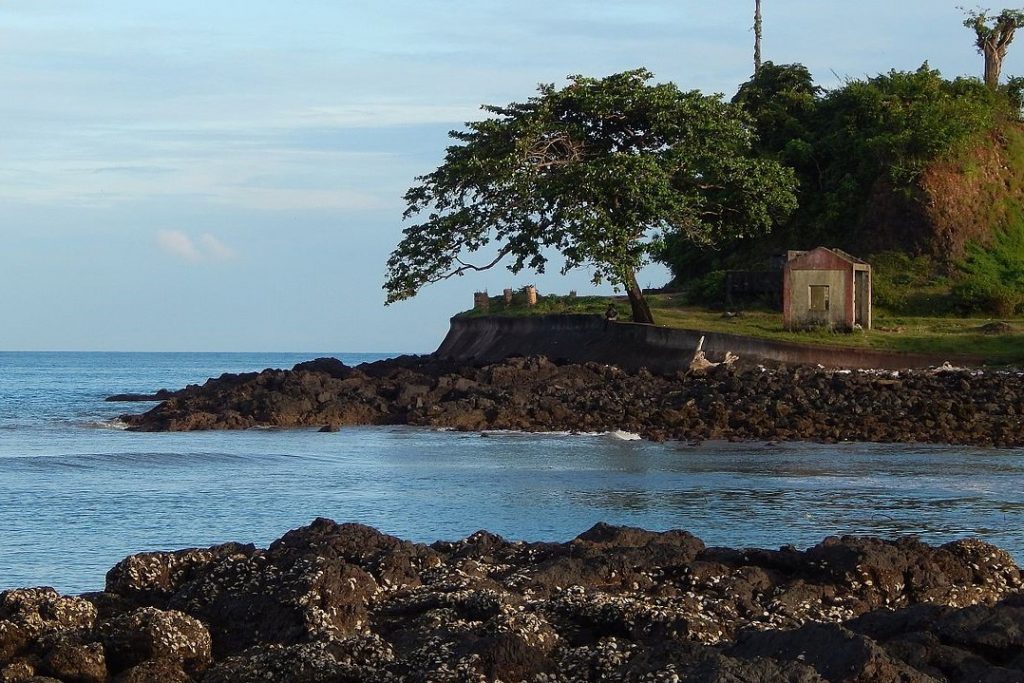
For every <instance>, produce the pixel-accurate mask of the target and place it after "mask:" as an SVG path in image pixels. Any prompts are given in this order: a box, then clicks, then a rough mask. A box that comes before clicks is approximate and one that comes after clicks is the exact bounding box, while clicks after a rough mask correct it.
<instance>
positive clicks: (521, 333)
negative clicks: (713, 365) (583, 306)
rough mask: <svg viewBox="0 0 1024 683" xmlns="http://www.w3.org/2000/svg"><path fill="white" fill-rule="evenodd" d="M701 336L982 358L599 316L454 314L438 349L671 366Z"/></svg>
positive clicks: (907, 360) (883, 355)
mask: <svg viewBox="0 0 1024 683" xmlns="http://www.w3.org/2000/svg"><path fill="white" fill-rule="evenodd" d="M701 336H703V337H705V340H704V350H705V351H706V352H707V354H708V358H709V359H711V360H720V359H721V358H722V357H723V356H724V355H725V352H726V351H732V352H733V353H735V354H737V355H738V356H739V357H740V359H741V361H743V362H746V363H750V362H777V363H786V364H794V365H823V366H825V367H827V368H850V369H857V368H877V369H888V370H900V369H906V368H927V367H932V366H935V365H941V364H942V363H943V362H944V361H947V360H948V361H950V362H952V363H954V364H955V365H980V364H981V359H980V358H971V357H962V356H960V357H952V356H945V357H938V356H932V355H927V354H914V353H896V352H883V351H874V350H869V349H855V348H844V347H836V346H824V345H812V344H796V343H791V342H778V341H769V340H766V339H757V338H753V337H743V336H739V335H734V334H722V333H718V332H701V331H699V330H684V329H675V328H668V327H656V326H652V325H636V324H633V323H608V322H606V321H605V320H604V319H603V318H602V317H601V316H598V315H544V316H531V317H521V318H516V317H502V316H486V317H480V318H452V320H451V328H450V329H449V331H448V335H447V336H446V337H445V339H444V341H443V342H441V346H439V347H438V349H437V351H436V352H435V353H436V355H438V356H440V357H443V358H452V359H458V360H466V361H470V360H472V361H478V362H493V361H498V360H501V359H503V358H507V357H509V356H515V355H522V356H531V355H543V356H547V357H549V358H551V359H555V360H559V359H564V360H567V361H571V362H578V363H582V362H587V361H595V362H599V363H608V364H611V365H618V366H620V367H623V368H626V369H631V370H635V369H637V368H640V367H647V368H649V369H650V370H652V371H655V372H674V371H676V370H682V369H685V368H687V367H688V366H689V363H690V360H691V359H692V358H693V352H694V349H695V348H696V346H697V342H698V340H699V339H700V338H701Z"/></svg>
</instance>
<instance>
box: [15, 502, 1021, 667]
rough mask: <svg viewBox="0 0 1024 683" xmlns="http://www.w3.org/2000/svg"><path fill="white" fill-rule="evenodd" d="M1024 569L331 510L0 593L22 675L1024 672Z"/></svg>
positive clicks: (981, 553) (864, 545)
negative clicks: (392, 528)
mask: <svg viewBox="0 0 1024 683" xmlns="http://www.w3.org/2000/svg"><path fill="white" fill-rule="evenodd" d="M1022 586H1024V577H1022V574H1021V571H1020V570H1019V569H1018V567H1017V566H1016V565H1015V564H1014V562H1013V561H1012V560H1011V558H1010V557H1009V556H1008V555H1007V554H1006V553H1005V552H1003V551H1001V550H999V549H998V548H995V547H993V546H990V545H987V544H985V543H982V542H980V541H973V540H963V541H957V542H953V543H949V544H946V545H943V546H941V547H932V546H928V545H925V544H923V543H920V542H918V541H916V540H912V539H903V540H899V541H885V540H879V539H874V538H860V537H843V538H828V539H825V540H824V541H823V542H822V543H820V544H818V545H816V546H814V547H812V548H809V549H808V550H806V551H800V550H797V549H795V548H792V547H783V548H781V549H779V550H736V549H730V548H709V547H705V545H704V544H703V543H702V542H701V541H700V539H698V538H696V537H695V536H693V535H691V534H689V533H686V532H684V531H669V532H663V533H654V532H649V531H644V530H641V529H634V528H626V527H613V526H608V525H604V524H599V525H597V526H595V527H594V528H592V529H590V530H589V531H587V532H586V533H583V534H581V535H580V536H578V537H577V538H576V539H574V540H572V541H570V542H567V543H524V542H510V541H507V540H505V539H503V538H500V537H498V536H495V535H493V534H490V533H487V532H484V531H481V532H477V533H475V534H473V535H472V536H470V537H468V538H466V539H464V540H462V541H457V542H437V543H434V544H432V545H429V546H428V545H422V544H417V543H411V542H408V541H403V540H401V539H398V538H395V537H392V536H388V535H385V534H382V533H380V532H378V531H376V530H374V529H372V528H369V527H365V526H361V525H357V524H336V523H334V522H332V521H330V520H326V519H318V520H316V521H314V522H313V523H312V524H310V525H309V526H307V527H303V528H301V529H297V530H294V531H291V532H288V533H287V534H285V535H284V536H283V537H281V538H280V539H278V540H277V541H275V542H274V543H273V544H271V545H270V547H269V548H268V549H265V550H261V549H257V548H255V547H253V546H251V545H242V544H238V543H228V544H224V545H218V546H214V547H211V548H206V549H191V550H181V551H177V552H160V553H143V554H140V555H134V556H131V557H128V558H126V559H125V560H123V561H121V562H120V563H118V564H117V565H116V566H115V567H114V568H112V569H111V570H110V571H109V572H108V573H107V578H106V586H105V588H104V590H103V591H102V592H98V593H87V594H84V595H82V596H77V597H76V596H63V595H60V594H58V593H57V592H55V591H54V590H52V589H48V588H32V589H21V590H9V591H6V592H3V593H0V681H4V682H5V683H14V682H22V681H25V682H27V681H33V682H35V683H52V682H53V681H66V682H72V681H75V682H85V683H102V682H105V681H116V682H119V683H149V682H154V683H155V682H157V681H159V682H160V683H167V682H182V683H184V682H188V681H202V682H204V683H229V682H232V683H250V682H253V683H255V682H256V681H295V682H298V683H306V682H308V683H342V682H350V681H351V682H356V681H370V682H373V681H379V682H398V681H438V682H441V681H499V680H500V681H506V682H512V681H535V682H538V683H539V682H541V681H551V682H556V681H557V682H560V681H566V682H568V681H638V682H639V681H687V682H690V683H696V682H705V681H707V682H715V683H726V682H729V683H743V682H750V683H754V682H765V681H789V682H792V683H813V682H820V681H831V682H836V683H839V682H843V683H853V682H860V683H867V682H873V681H878V682H882V681H886V682H888V681H902V682H903V683H932V682H935V681H956V682H960V681H963V682H967V681H989V682H992V683H995V682H998V681H1005V682H1009V681H1021V680H1024V635H1022V634H1024V593H1022V592H1021V591H1022Z"/></svg>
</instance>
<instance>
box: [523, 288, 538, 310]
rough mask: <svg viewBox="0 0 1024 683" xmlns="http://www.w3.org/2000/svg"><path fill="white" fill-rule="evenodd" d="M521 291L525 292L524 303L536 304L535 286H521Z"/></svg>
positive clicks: (528, 304)
mask: <svg viewBox="0 0 1024 683" xmlns="http://www.w3.org/2000/svg"><path fill="white" fill-rule="evenodd" d="M523 291H524V292H526V305H527V306H536V305H537V288H536V287H534V286H533V285H526V286H525V287H523Z"/></svg>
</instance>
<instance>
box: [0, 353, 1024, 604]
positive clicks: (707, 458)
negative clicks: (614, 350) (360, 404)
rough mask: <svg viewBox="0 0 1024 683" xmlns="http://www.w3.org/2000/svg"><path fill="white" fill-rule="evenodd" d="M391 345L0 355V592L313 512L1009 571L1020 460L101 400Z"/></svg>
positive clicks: (441, 533)
mask: <svg viewBox="0 0 1024 683" xmlns="http://www.w3.org/2000/svg"><path fill="white" fill-rule="evenodd" d="M319 355H333V356H335V357H338V358H340V359H341V360H343V361H344V362H346V363H349V364H356V363H360V362H364V361H371V360H378V359H381V358H385V357H387V355H386V354H346V353H340V354H338V353H335V354H310V353H288V354H283V353H0V590H2V589H6V588H13V587H19V586H44V585H47V586H53V587H55V588H57V589H58V590H61V591H63V592H66V593H79V592H83V591H92V590H100V589H102V587H103V581H104V574H105V572H106V571H107V570H108V569H109V568H110V567H111V566H113V565H114V564H115V563H116V562H117V561H118V560H120V559H121V558H123V557H124V556H126V555H129V554H132V553H136V552H141V551H148V550H171V549H178V548H185V547H194V546H206V545H211V544H215V543H221V542H225V541H241V542H252V543H256V544H257V545H266V544H267V543H269V542H270V541H272V540H273V539H275V538H277V537H279V536H280V535H281V534H283V533H284V532H285V531H287V530H288V529H292V528H294V527H297V526H301V525H304V524H307V523H309V522H310V521H311V520H313V519H314V518H316V517H329V518H332V519H335V520H337V521H339V522H340V521H351V522H360V523H363V524H369V525H372V526H375V527H377V528H379V529H381V530H382V531H385V532H387V533H391V534H396V535H398V536H401V537H403V538H408V539H411V540H416V541H422V542H431V541H434V540H437V539H457V538H462V537H464V536H467V535H469V534H471V533H473V532H474V531H476V530H478V529H487V530H489V531H493V532H495V533H499V534H501V535H503V536H506V537H508V538H513V539H526V540H553V541H563V540H568V539H570V538H572V537H573V536H575V535H577V534H579V533H581V532H583V531H585V530H586V529H587V528H589V527H590V526H592V525H593V524H595V523H597V522H599V521H605V522H610V523H614V524H627V525H634V526H642V527H646V528H649V529H657V530H663V529H670V528H681V529H686V530H689V531H691V532H693V533H694V534H696V535H697V536H699V537H701V538H702V539H704V541H705V542H706V543H707V544H709V545H729V546H743V547H751V546H756V547H777V546H779V545H782V544H794V545H796V546H798V547H805V546H808V545H812V544H814V543H816V542H818V541H820V540H821V539H822V538H824V537H825V536H829V535H838V534H872V535H877V536H882V537H886V538H889V537H900V536H908V535H913V536H918V537H920V538H922V539H923V540H925V541H928V542H931V543H944V542H948V541H951V540H955V539H958V538H963V537H968V536H973V537H977V538H981V539H983V540H985V541H988V542H990V543H994V544H996V545H999V546H1001V547H1003V548H1005V549H1007V550H1008V551H1010V552H1011V554H1013V555H1014V557H1015V558H1016V559H1017V561H1018V562H1021V561H1024V451H1022V450H1014V451H1007V450H986V449H976V448H964V447H941V446H907V445H899V446H893V445H876V444H856V443H849V444H838V445H823V444H765V443H744V444H737V443H705V444H700V445H692V444H682V443H666V444H656V443H650V442H645V441H636V440H627V439H623V438H621V437H622V435H596V434H590V435H570V434H519V433H490V434H474V433H457V432H445V431H436V430H430V429H422V428H410V427H360V428H345V429H342V430H341V431H340V432H337V433H319V432H317V431H315V430H275V429H260V430H250V431H244V432H196V433H175V434H140V433H132V432H127V431H124V430H122V429H118V428H117V426H116V418H117V416H118V415H119V414H122V413H126V412H136V411H141V410H145V409H147V408H148V407H150V406H151V405H152V404H141V403H135V404H133V403H107V402H104V400H103V399H104V398H105V397H106V396H108V395H111V394H117V393H129V392H141V393H149V392H152V391H155V390H156V389H159V388H168V389H177V388H180V387H182V386H185V385H186V384H190V383H202V382H204V381H205V380H206V379H207V378H208V377H213V376H217V375H219V374H221V373H223V372H246V371H256V370H261V369H263V368H266V367H279V368H280V367H291V366H292V365H294V364H295V363H297V362H300V361H303V360H309V359H311V358H314V357H317V356H319Z"/></svg>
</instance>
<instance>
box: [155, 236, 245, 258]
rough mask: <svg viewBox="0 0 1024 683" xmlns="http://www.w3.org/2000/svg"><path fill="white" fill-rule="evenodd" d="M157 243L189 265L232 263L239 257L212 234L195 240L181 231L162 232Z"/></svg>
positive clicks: (166, 251) (157, 237)
mask: <svg viewBox="0 0 1024 683" xmlns="http://www.w3.org/2000/svg"><path fill="white" fill-rule="evenodd" d="M156 243H157V246H158V247H159V248H160V249H161V250H162V251H164V252H165V253H167V254H170V255H172V256H174V257H176V258H179V259H182V260H184V261H188V262H189V263H200V262H204V261H206V262H210V261H230V260H231V259H234V258H235V257H236V256H237V254H236V253H235V250H234V249H232V248H231V247H229V246H228V245H226V244H224V242H222V241H220V240H219V239H218V238H217V237H215V236H213V235H211V234H210V233H203V234H202V235H200V236H199V237H198V239H193V238H192V237H191V236H189V235H188V234H186V233H184V232H182V231H181V230H161V231H160V232H158V233H157V235H156Z"/></svg>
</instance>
